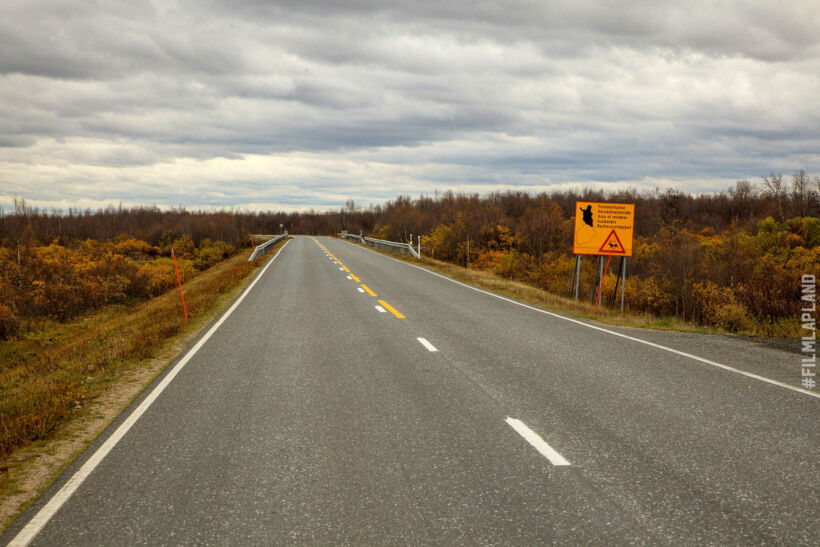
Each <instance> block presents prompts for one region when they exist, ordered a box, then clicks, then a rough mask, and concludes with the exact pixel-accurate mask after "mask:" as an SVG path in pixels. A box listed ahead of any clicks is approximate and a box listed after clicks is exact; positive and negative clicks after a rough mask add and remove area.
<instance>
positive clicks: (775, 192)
mask: <svg viewBox="0 0 820 547" xmlns="http://www.w3.org/2000/svg"><path fill="white" fill-rule="evenodd" d="M787 185H788V184H787V183H784V182H783V175H781V174H780V173H777V174H776V175H775V174H774V171H772V172H771V173H769V175H768V176H766V177H763V193H764V194H765V195H767V196H769V197H771V198H772V199H774V200H775V202H776V203H777V213H778V216H779V217H780V218H779V219H778V220H779V221H780V222H783V198H785V197H786V186H787Z"/></svg>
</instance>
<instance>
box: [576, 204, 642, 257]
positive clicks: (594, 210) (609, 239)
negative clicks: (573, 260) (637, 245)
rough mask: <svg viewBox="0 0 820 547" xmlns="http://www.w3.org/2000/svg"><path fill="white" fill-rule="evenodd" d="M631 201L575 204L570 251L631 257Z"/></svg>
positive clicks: (632, 221) (632, 205)
mask: <svg viewBox="0 0 820 547" xmlns="http://www.w3.org/2000/svg"><path fill="white" fill-rule="evenodd" d="M634 225H635V205H634V204H633V203H595V202H585V201H579V202H576V203H575V237H574V240H573V245H572V252H573V253H575V254H580V255H613V256H632V232H633V229H634Z"/></svg>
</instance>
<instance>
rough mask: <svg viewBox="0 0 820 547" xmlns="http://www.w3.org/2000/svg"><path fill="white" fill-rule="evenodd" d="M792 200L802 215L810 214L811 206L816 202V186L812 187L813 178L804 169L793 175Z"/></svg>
mask: <svg viewBox="0 0 820 547" xmlns="http://www.w3.org/2000/svg"><path fill="white" fill-rule="evenodd" d="M792 201H794V204H795V206H796V207H797V211H798V213H799V214H800V216H801V217H805V216H807V215H808V211H809V208H810V207H811V206H812V205H813V202H814V188H812V187H811V178H810V177H809V176H808V175H807V174H806V172H805V171H804V170H802V169H801V170H800V171H797V172H796V173H795V174H794V175H792Z"/></svg>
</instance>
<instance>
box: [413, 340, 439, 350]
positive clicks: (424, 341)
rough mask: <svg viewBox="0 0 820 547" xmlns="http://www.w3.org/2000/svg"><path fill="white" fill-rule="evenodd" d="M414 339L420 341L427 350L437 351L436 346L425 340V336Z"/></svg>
mask: <svg viewBox="0 0 820 547" xmlns="http://www.w3.org/2000/svg"><path fill="white" fill-rule="evenodd" d="M416 340H418V341H419V342H421V345H422V346H424V347H425V348H427V350H428V351H438V350H437V349H436V346H434V345H433V344H431V343H430V342H428V341H427V338H416Z"/></svg>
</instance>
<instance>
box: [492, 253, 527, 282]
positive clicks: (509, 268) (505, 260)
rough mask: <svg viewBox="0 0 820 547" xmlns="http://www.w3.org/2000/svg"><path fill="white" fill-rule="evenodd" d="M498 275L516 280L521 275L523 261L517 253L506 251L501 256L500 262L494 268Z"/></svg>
mask: <svg viewBox="0 0 820 547" xmlns="http://www.w3.org/2000/svg"><path fill="white" fill-rule="evenodd" d="M493 271H494V272H495V274H496V275H499V276H501V277H505V278H507V279H514V278H516V277H518V275H520V273H521V260H520V257H519V255H518V253H516V252H515V251H506V252H502V253H501V254H500V257H499V260H498V262H497V263H496V264H495V266H494V267H493Z"/></svg>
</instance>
